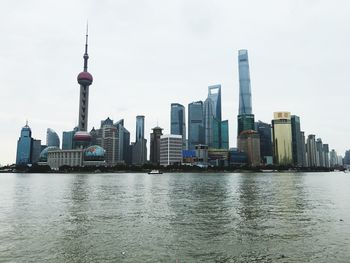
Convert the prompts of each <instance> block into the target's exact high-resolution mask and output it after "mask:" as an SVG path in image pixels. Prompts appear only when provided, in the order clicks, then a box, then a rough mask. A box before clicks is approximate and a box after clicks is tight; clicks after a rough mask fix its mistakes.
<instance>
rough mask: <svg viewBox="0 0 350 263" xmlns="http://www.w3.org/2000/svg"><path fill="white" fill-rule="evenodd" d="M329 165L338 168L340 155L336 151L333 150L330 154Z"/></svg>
mask: <svg viewBox="0 0 350 263" xmlns="http://www.w3.org/2000/svg"><path fill="white" fill-rule="evenodd" d="M329 164H330V167H336V166H338V155H337V152H336V151H335V150H334V149H332V151H331V152H330V153H329Z"/></svg>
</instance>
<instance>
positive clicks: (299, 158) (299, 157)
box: [291, 115, 303, 167]
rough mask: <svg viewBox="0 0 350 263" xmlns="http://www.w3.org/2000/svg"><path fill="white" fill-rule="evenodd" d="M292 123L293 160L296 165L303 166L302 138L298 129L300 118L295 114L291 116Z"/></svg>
mask: <svg viewBox="0 0 350 263" xmlns="http://www.w3.org/2000/svg"><path fill="white" fill-rule="evenodd" d="M291 124H292V145H293V162H294V165H296V166H299V167H301V166H303V152H302V150H303V149H302V148H303V147H302V138H301V131H300V118H299V117H298V116H296V115H292V116H291Z"/></svg>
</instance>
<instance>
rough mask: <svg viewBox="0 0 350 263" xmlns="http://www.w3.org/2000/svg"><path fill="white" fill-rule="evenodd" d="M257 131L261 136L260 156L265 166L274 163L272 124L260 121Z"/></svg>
mask: <svg viewBox="0 0 350 263" xmlns="http://www.w3.org/2000/svg"><path fill="white" fill-rule="evenodd" d="M255 130H256V131H257V132H258V133H259V135H260V156H261V159H262V162H263V163H264V164H272V163H273V150H272V136H271V124H269V123H265V122H262V121H258V122H256V123H255Z"/></svg>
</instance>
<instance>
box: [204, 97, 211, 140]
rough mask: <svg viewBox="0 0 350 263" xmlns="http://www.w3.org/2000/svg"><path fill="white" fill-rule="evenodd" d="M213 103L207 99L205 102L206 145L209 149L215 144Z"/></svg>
mask: <svg viewBox="0 0 350 263" xmlns="http://www.w3.org/2000/svg"><path fill="white" fill-rule="evenodd" d="M213 107H214V106H213V101H212V100H211V99H210V98H207V99H206V100H205V101H204V113H203V115H204V143H205V144H206V145H208V147H212V144H213V122H214V118H213Z"/></svg>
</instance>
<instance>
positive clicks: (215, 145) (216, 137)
mask: <svg viewBox="0 0 350 263" xmlns="http://www.w3.org/2000/svg"><path fill="white" fill-rule="evenodd" d="M203 108H204V109H203V120H204V143H205V144H206V145H208V147H209V148H211V149H228V148H229V140H228V139H229V136H228V121H227V120H225V121H222V115H221V85H213V86H209V87H208V98H207V99H206V100H205V102H204V107H203Z"/></svg>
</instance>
